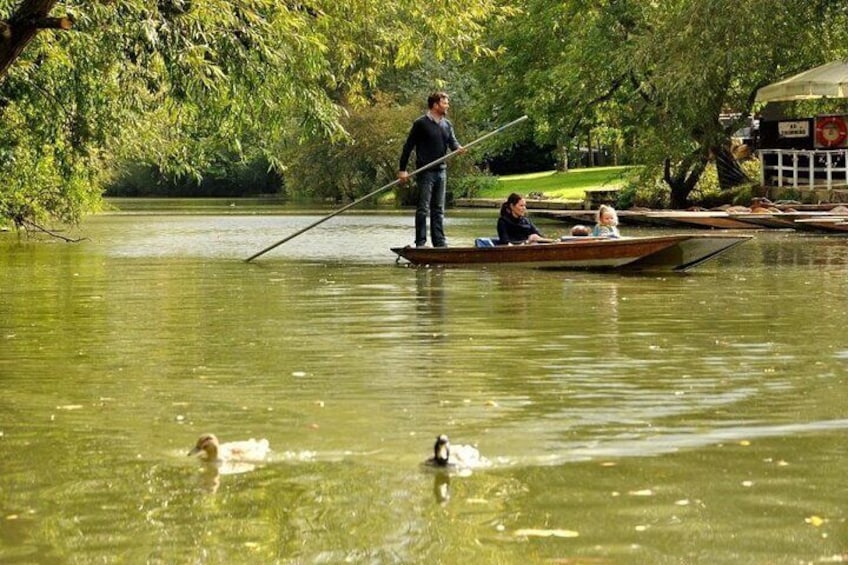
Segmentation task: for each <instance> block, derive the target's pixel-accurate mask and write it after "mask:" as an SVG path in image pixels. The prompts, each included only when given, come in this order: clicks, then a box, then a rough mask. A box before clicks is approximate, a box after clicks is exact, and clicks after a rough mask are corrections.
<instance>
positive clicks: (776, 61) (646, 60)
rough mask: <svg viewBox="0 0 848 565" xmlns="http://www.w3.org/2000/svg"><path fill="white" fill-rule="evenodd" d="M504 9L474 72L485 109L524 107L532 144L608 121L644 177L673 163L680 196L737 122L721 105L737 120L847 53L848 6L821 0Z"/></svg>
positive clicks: (636, 1) (531, 0)
mask: <svg viewBox="0 0 848 565" xmlns="http://www.w3.org/2000/svg"><path fill="white" fill-rule="evenodd" d="M512 5H514V6H516V7H517V8H519V10H520V15H519V16H517V17H514V18H511V19H508V20H504V21H502V22H500V23H497V24H495V25H492V26H490V28H489V33H488V36H487V37H488V41H489V45H490V46H491V47H493V48H494V47H495V46H497V50H495V49H493V51H496V54H495V56H494V57H493V59H492V60H489V61H481V63H480V64H478V65H476V66H475V68H474V71H475V76H476V77H477V79H478V82H479V88H478V93H479V95H480V101H481V107H483V108H485V111H487V112H494V111H496V110H497V109H498V108H504V107H519V108H522V109H524V110H525V111H527V112H528V113H529V114H530V115H532V116H533V119H534V126H535V134H536V137H537V139H538V140H540V142H550V143H554V142H555V143H559V144H562V145H565V146H569V145H571V144H572V143H573V140H574V139H575V138H578V139H579V138H584V137H585V135H586V133H588V132H592V133H593V135H597V134H598V133H597V132H598V131H599V128H602V127H609V128H614V129H615V130H617V131H618V132H619V135H620V139H619V140H617V141H616V143H620V146H621V148H622V149H624V148H626V151H627V152H628V154H629V155H630V156H632V158H633V159H634V160H636V162H639V163H644V164H645V166H646V167H647V168H648V169H649V170H647V171H646V172H645V175H646V178H647V179H654V178H656V177H657V176H658V175H662V174H663V166H664V162H665V160H666V159H669V163H670V169H669V173H670V174H669V178H668V182H669V184H670V186H671V189H672V192H671V194H670V196H671V199H672V201H674V202H676V203H681V202H685V201H686V200H687V199H688V197H689V193H690V192H691V190H692V189H693V188H694V186H695V185H696V184H697V180H698V178H699V177H700V175H701V174H702V172H703V171H704V167H705V166H706V164H707V157H708V155H709V152H710V148H711V147H713V146H716V145H729V135H730V133H731V132H732V131H733V129H734V127H735V125H731V127H730V128H725V127H724V126H722V124H720V123H719V120H718V117H719V115H720V114H721V113H723V112H727V111H735V112H739V113H741V114H742V115H743V116H745V115H747V114H749V113H750V112H751V111H752V110H753V109H754V107H753V99H754V94H755V93H756V90H757V89H758V88H759V87H760V86H764V85H765V84H768V83H769V82H773V81H775V80H777V79H780V78H783V77H785V76H788V75H790V74H793V72H798V71H800V70H803V69H806V68H811V67H813V66H815V65H818V64H821V63H822V62H824V61H828V60H834V59H838V58H840V57H844V56H845V55H846V54H847V53H846V48H845V45H846V44H848V43H846V34H848V25H846V24H848V13H846V11H845V10H844V6H843V5H842V4H841V3H835V2H828V1H826V0H815V1H810V2H801V3H790V2H784V1H783V0H759V1H757V2H739V1H738V0H706V1H704V0H669V1H667V2H666V1H664V2H655V1H652V0H633V1H628V2H620V1H615V0H606V1H603V2H587V1H584V0H574V1H570V2H562V1H560V0H520V1H517V2H514V3H512ZM822 22H827V25H822ZM528 38H532V42H528ZM493 67H496V68H497V69H498V72H497V73H492V72H491V69H492V68H493ZM652 183H653V181H649V183H648V184H646V185H645V186H651V185H652ZM668 188H669V187H666V189H665V190H668Z"/></svg>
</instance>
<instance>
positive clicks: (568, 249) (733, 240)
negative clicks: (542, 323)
mask: <svg viewBox="0 0 848 565" xmlns="http://www.w3.org/2000/svg"><path fill="white" fill-rule="evenodd" d="M484 239H485V238H484ZM749 239H751V236H749V235H723V234H721V235H713V234H709V235H704V234H697V235H660V236H647V237H620V238H608V237H607V238H604V237H568V238H563V239H562V240H560V241H557V242H554V243H535V244H529V245H496V246H485V247H480V246H473V247H472V246H468V247H412V246H407V247H393V248H392V251H393V252H394V253H396V254H397V256H398V257H397V261H398V262H399V261H400V260H401V259H405V260H406V261H407V262H409V263H411V264H413V265H450V266H469V265H515V266H521V267H533V268H542V269H583V270H616V271H686V270H687V269H690V268H692V267H695V266H696V265H700V264H701V263H703V262H704V261H708V260H710V259H712V258H714V257H716V256H717V255H719V254H720V253H723V252H725V251H727V250H728V249H731V248H733V247H735V246H737V245H739V244H741V243H744V242H746V241H748V240H749ZM478 241H479V240H478Z"/></svg>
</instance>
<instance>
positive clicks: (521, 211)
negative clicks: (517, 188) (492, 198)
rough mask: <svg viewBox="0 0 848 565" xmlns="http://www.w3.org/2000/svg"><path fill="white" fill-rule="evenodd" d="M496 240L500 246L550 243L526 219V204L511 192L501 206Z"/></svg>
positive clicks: (519, 196) (518, 195)
mask: <svg viewBox="0 0 848 565" xmlns="http://www.w3.org/2000/svg"><path fill="white" fill-rule="evenodd" d="M498 239H499V243H500V244H501V245H516V244H518V245H520V244H523V243H550V242H551V240H550V239H547V238H545V237H543V236H542V234H541V232H539V230H538V229H537V228H536V226H534V225H533V222H531V221H530V219H529V218H528V217H527V203H526V202H525V201H524V198H523V197H522V196H521V195H520V194H516V193H515V192H513V193H512V194H510V195H509V197H508V198H507V199H506V202H504V203H503V204H502V205H501V215H500V217H499V218H498Z"/></svg>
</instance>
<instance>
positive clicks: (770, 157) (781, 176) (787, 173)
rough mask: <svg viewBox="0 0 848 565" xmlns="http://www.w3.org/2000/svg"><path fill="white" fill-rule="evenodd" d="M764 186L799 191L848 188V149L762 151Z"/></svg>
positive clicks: (761, 176) (761, 161)
mask: <svg viewBox="0 0 848 565" xmlns="http://www.w3.org/2000/svg"><path fill="white" fill-rule="evenodd" d="M758 153H759V156H760V164H761V165H762V167H761V170H762V172H761V175H760V183H761V184H762V186H765V187H768V186H777V187H791V188H797V189H810V190H815V189H822V188H825V189H828V190H831V189H833V188H838V187H839V188H845V187H846V186H848V149H759V150H758Z"/></svg>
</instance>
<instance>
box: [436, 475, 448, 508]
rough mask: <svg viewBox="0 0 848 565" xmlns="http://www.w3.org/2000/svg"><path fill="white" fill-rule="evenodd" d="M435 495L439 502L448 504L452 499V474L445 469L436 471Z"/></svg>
mask: <svg viewBox="0 0 848 565" xmlns="http://www.w3.org/2000/svg"><path fill="white" fill-rule="evenodd" d="M433 496H434V497H435V498H436V502H437V503H439V504H447V503H448V502H449V501H450V474H449V473H448V472H447V470H445V469H439V470H436V471H435V475H434V476H433Z"/></svg>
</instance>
